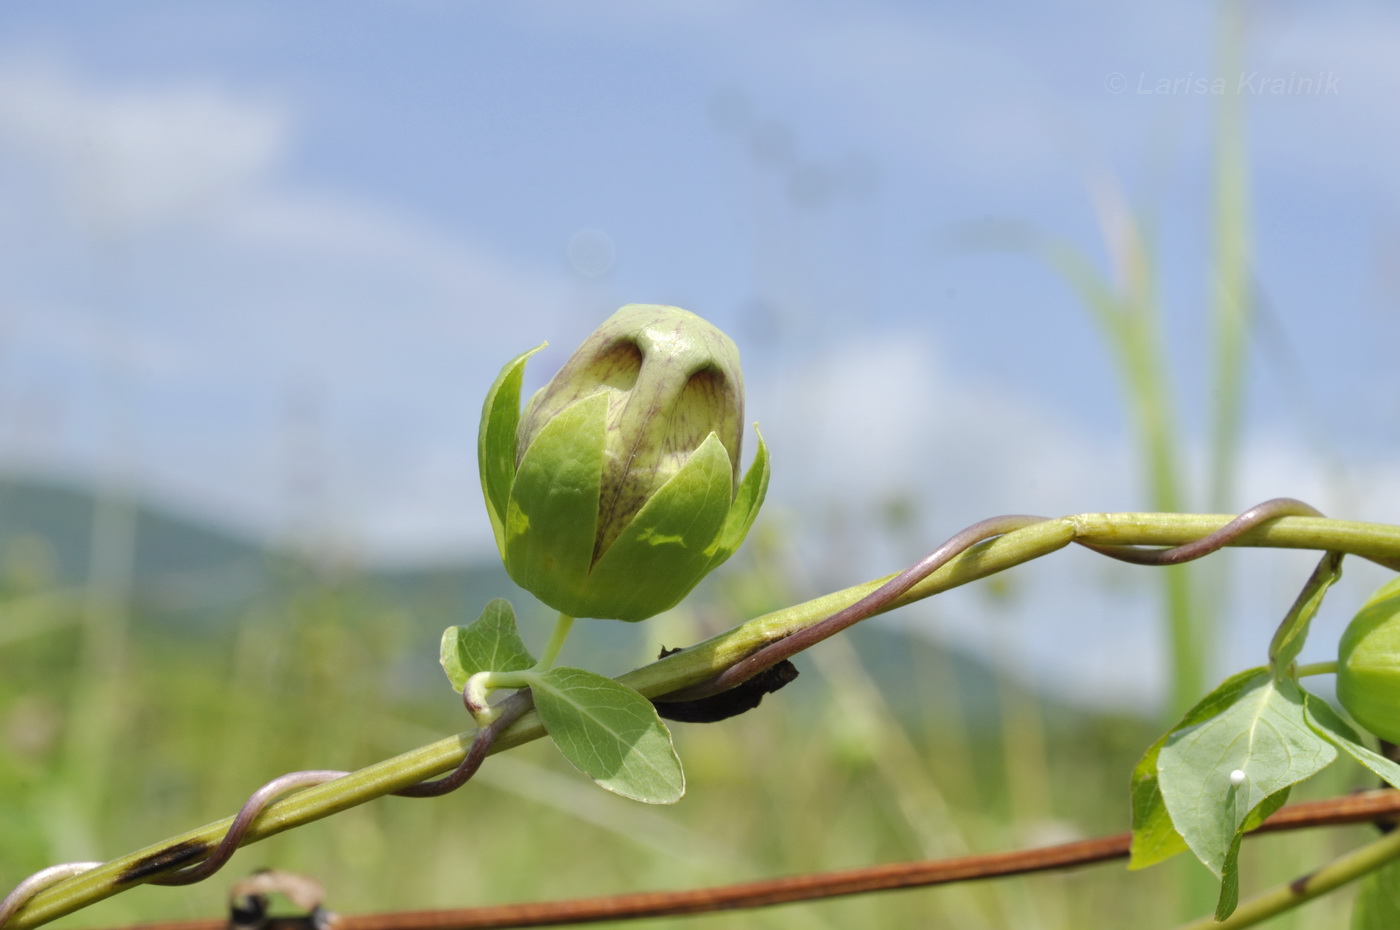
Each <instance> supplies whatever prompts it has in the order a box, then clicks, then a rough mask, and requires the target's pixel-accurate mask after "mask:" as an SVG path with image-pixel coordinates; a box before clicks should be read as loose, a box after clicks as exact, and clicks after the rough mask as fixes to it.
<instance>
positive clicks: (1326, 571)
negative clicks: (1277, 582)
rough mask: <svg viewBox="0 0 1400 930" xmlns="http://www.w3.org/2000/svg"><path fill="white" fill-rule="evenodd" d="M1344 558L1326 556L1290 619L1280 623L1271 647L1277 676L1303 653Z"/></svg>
mask: <svg viewBox="0 0 1400 930" xmlns="http://www.w3.org/2000/svg"><path fill="white" fill-rule="evenodd" d="M1342 555H1343V553H1340V552H1328V553H1326V554H1325V555H1323V557H1322V560H1321V561H1320V562H1318V563H1317V568H1315V569H1313V573H1312V575H1311V576H1310V577H1309V578H1308V581H1307V584H1305V585H1303V590H1302V591H1300V592H1299V593H1298V597H1297V598H1296V599H1295V600H1294V601H1293V606H1292V607H1291V608H1289V610H1288V614H1287V616H1285V617H1284V618H1283V622H1282V623H1280V624H1279V627H1278V631H1277V632H1275V633H1274V639H1273V642H1271V643H1270V644H1269V667H1270V668H1271V669H1273V671H1274V674H1275V675H1280V674H1282V673H1283V672H1284V671H1285V670H1286V669H1287V668H1288V667H1289V666H1290V665H1292V664H1293V661H1294V660H1295V659H1297V658H1298V653H1300V652H1302V650H1303V641H1304V640H1306V639H1307V637H1308V625H1309V624H1310V623H1312V618H1313V616H1314V615H1316V614H1317V609H1318V608H1319V607H1321V606H1322V598H1323V597H1324V596H1326V594H1327V589H1328V588H1330V587H1332V583H1333V582H1335V581H1336V580H1337V579H1338V578H1340V577H1342Z"/></svg>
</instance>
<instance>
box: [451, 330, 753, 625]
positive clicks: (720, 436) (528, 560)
mask: <svg viewBox="0 0 1400 930" xmlns="http://www.w3.org/2000/svg"><path fill="white" fill-rule="evenodd" d="M537 351H539V349H538V348H536V349H533V350H531V351H529V352H526V353H524V354H523V355H520V356H519V357H517V358H515V359H514V360H512V361H511V362H510V363H509V364H507V365H506V366H505V368H503V369H501V374H500V376H499V377H497V379H496V383H495V384H493V385H492V386H491V391H490V393H489V394H487V396H486V403H485V405H484V406H483V408H482V412H481V432H480V435H479V437H478V441H477V452H478V455H479V458H480V463H481V486H482V491H483V492H484V493H485V495H486V510H487V512H488V513H489V515H490V517H491V527H492V529H493V530H494V532H495V535H496V547H497V548H498V549H499V550H500V552H501V558H502V559H503V560H504V561H505V564H506V570H507V571H508V572H510V576H511V578H513V579H515V582H516V583H517V584H519V585H520V586H521V587H522V588H525V589H526V590H527V591H529V592H531V593H532V594H534V595H535V596H536V597H538V598H539V599H540V600H541V601H543V602H544V603H546V604H548V605H549V606H550V607H553V608H554V609H555V610H558V611H561V612H563V613H565V614H568V615H569V616H572V617H606V618H614V619H618V620H629V621H637V620H645V619H646V618H647V617H651V616H654V615H655V614H658V613H660V612H661V611H663V610H666V609H668V608H671V607H674V606H675V605H676V604H678V603H680V601H681V599H682V598H683V597H685V595H686V594H688V593H689V592H690V590H691V588H693V587H695V585H696V583H697V582H699V581H700V579H701V578H703V577H705V575H706V574H708V573H709V572H710V570H711V569H713V568H715V567H716V566H717V565H719V564H720V563H721V562H723V561H724V560H725V559H727V558H729V556H730V555H732V554H733V553H734V551H735V550H736V549H738V548H739V544H740V543H742V542H743V541H744V537H745V536H746V535H747V534H748V531H749V527H750V526H751V525H752V524H753V520H754V517H755V516H756V515H757V514H758V508H759V507H760V506H761V505H762V503H763V496H764V494H765V492H766V491H767V489H768V451H767V449H766V448H765V447H764V444H763V437H762V436H759V439H758V453H757V455H756V456H755V457H754V462H753V465H752V466H751V467H750V468H749V471H748V474H746V475H745V476H744V478H743V480H742V481H740V480H739V453H740V445H741V442H742V437H743V417H744V383H743V376H742V375H741V374H740V371H739V351H738V349H736V348H735V346H734V343H733V342H732V341H730V339H729V337H728V336H726V335H725V334H724V333H722V332H720V331H719V330H718V329H716V328H715V327H714V326H712V325H710V324H709V323H707V322H706V321H705V320H703V319H701V318H700V317H698V316H696V315H695V314H693V313H689V312H687V311H685V310H681V309H679V308H677V307H662V306H655V305H649V304H629V305H627V306H625V307H623V308H622V309H621V310H619V311H617V312H616V313H614V314H613V315H612V316H611V317H609V318H608V319H607V320H606V321H604V322H603V324H602V325H601V326H599V327H598V328H597V329H596V330H594V331H593V334H592V335H591V336H589V337H588V338H587V339H586V340H584V343H583V345H581V346H579V348H578V350H577V351H575V352H574V354H573V356H572V357H570V359H569V360H568V361H567V362H565V363H564V367H563V368H561V369H560V370H559V373H558V374H556V375H555V376H554V377H553V378H552V379H551V380H550V382H549V383H548V384H546V385H545V386H544V387H543V388H541V389H540V390H539V392H538V393H536V394H535V396H534V397H533V398H531V400H530V403H529V404H528V405H527V406H526V408H525V411H524V413H523V415H522V413H521V412H520V385H521V381H522V378H523V373H524V370H525V362H526V360H527V359H529V357H530V356H531V355H533V354H534V353H535V352H537Z"/></svg>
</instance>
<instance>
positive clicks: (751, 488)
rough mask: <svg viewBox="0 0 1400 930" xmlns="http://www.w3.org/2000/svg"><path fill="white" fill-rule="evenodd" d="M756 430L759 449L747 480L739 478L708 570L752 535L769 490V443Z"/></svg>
mask: <svg viewBox="0 0 1400 930" xmlns="http://www.w3.org/2000/svg"><path fill="white" fill-rule="evenodd" d="M754 433H755V435H757V436H758V451H757V452H756V453H754V457H753V464H752V465H750V466H749V470H748V473H747V474H745V475H744V480H743V481H741V482H739V487H738V490H736V491H735V493H734V503H733V504H732V505H731V506H730V508H729V515H728V516H727V517H725V520H724V528H723V529H721V530H720V531H719V535H718V536H717V537H715V541H714V544H713V545H711V546H710V553H709V555H710V566H709V568H707V569H706V570H705V571H706V572H711V571H714V570H715V569H716V568H718V567H719V566H720V565H721V564H723V562H724V561H725V560H726V559H728V558H729V557H730V556H731V555H733V554H734V553H735V552H737V551H738V550H739V546H741V545H742V544H743V542H744V537H746V536H748V535H749V528H750V527H752V526H753V521H754V518H755V517H757V516H758V509H759V508H760V507H762V506H763V499H764V497H766V496H767V494H768V477H769V474H770V469H769V465H768V445H767V443H765V442H764V441H763V434H762V433H760V432H759V431H758V428H757V427H754Z"/></svg>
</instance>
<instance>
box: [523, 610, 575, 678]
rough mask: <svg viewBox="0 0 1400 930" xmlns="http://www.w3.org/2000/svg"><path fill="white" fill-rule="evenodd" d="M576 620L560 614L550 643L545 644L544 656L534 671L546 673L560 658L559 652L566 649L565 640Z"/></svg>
mask: <svg viewBox="0 0 1400 930" xmlns="http://www.w3.org/2000/svg"><path fill="white" fill-rule="evenodd" d="M573 625H574V618H573V617H570V616H569V615H568V614H565V613H561V614H559V619H558V620H557V621H555V623H554V632H553V633H552V634H550V637H549V642H548V643H546V644H545V647H544V655H543V656H541V657H540V661H539V662H537V663H536V664H535V667H534V668H533V669H532V671H536V672H546V671H549V669H550V667H552V666H553V665H554V660H555V659H557V658H559V650H560V649H563V648H564V640H566V639H568V638H569V630H570V629H572V628H573Z"/></svg>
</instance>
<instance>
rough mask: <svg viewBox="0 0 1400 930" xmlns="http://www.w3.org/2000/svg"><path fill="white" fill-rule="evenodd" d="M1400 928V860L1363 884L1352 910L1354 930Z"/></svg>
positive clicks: (1365, 879) (1381, 869)
mask: <svg viewBox="0 0 1400 930" xmlns="http://www.w3.org/2000/svg"><path fill="white" fill-rule="evenodd" d="M1396 927H1400V860H1391V861H1390V862H1387V863H1386V864H1385V865H1383V866H1381V867H1380V868H1379V869H1376V870H1375V871H1374V872H1372V873H1370V874H1369V875H1367V876H1366V877H1365V878H1363V879H1362V880H1361V888H1360V890H1359V891H1358V892H1357V894H1356V904H1355V905H1353V906H1352V910H1351V930H1395V928H1396Z"/></svg>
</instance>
